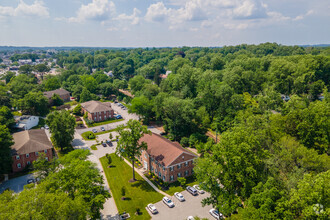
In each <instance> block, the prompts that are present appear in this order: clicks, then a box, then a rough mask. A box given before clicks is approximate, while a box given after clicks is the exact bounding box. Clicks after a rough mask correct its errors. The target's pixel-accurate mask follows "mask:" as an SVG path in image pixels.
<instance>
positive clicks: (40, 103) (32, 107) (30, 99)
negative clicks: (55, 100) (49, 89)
mask: <svg viewBox="0 0 330 220" xmlns="http://www.w3.org/2000/svg"><path fill="white" fill-rule="evenodd" d="M19 107H20V109H22V110H23V111H25V113H27V114H30V115H41V116H44V115H46V114H47V113H48V111H49V110H48V99H47V98H46V97H45V96H44V95H43V93H42V92H29V93H28V94H26V95H25V96H24V98H23V99H22V100H20V106H19Z"/></svg>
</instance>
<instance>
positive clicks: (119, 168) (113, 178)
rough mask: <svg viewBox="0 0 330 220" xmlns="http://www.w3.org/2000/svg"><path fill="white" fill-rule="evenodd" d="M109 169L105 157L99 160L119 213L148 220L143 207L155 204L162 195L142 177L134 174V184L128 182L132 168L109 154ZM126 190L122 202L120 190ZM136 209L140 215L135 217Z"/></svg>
mask: <svg viewBox="0 0 330 220" xmlns="http://www.w3.org/2000/svg"><path fill="white" fill-rule="evenodd" d="M111 158H112V163H111V166H112V167H111V168H108V163H107V159H106V157H102V158H100V161H101V163H102V166H103V169H104V172H105V175H106V177H107V180H108V182H109V185H110V189H111V192H112V195H113V198H114V200H115V202H116V205H117V208H118V211H119V213H123V212H127V213H129V214H130V216H131V218H130V219H150V218H151V217H150V216H149V214H148V212H147V210H146V209H145V207H146V206H147V205H148V204H149V203H156V202H158V201H160V200H161V199H162V198H163V195H162V194H160V193H158V192H156V191H155V190H154V189H153V188H152V187H151V186H150V185H149V184H148V183H147V182H146V181H144V180H143V179H142V177H141V176H140V175H139V174H137V173H135V177H136V179H137V181H136V182H134V183H129V182H128V181H129V180H130V179H131V178H132V168H131V167H130V166H128V165H127V164H126V163H125V161H123V160H121V159H120V158H119V157H118V156H116V155H115V154H111ZM123 186H124V187H125V188H126V195H125V197H126V198H127V199H126V200H122V199H121V198H122V195H121V189H122V187H123ZM136 208H140V215H138V216H137V215H135V212H136Z"/></svg>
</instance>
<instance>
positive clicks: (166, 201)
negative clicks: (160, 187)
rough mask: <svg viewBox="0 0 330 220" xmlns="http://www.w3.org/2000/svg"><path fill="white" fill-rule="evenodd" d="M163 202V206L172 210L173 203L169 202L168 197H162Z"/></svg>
mask: <svg viewBox="0 0 330 220" xmlns="http://www.w3.org/2000/svg"><path fill="white" fill-rule="evenodd" d="M163 202H164V203H165V205H167V206H168V207H170V208H172V207H174V203H173V202H172V200H170V199H169V198H168V197H166V196H164V198H163Z"/></svg>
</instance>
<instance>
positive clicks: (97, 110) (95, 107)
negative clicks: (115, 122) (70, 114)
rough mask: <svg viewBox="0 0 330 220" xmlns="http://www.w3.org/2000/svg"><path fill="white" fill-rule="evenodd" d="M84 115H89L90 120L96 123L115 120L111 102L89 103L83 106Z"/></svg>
mask: <svg viewBox="0 0 330 220" xmlns="http://www.w3.org/2000/svg"><path fill="white" fill-rule="evenodd" d="M81 108H82V111H83V113H84V114H85V113H87V114H88V119H89V120H93V121H95V122H98V121H104V120H107V119H109V118H113V115H114V111H113V109H112V107H111V103H110V102H99V101H94V100H92V101H88V102H84V103H82V104H81Z"/></svg>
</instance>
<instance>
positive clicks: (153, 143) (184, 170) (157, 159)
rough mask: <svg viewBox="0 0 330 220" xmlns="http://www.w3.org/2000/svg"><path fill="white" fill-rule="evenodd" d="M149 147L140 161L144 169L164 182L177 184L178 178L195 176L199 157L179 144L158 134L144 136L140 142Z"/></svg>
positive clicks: (143, 152)
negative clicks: (194, 169) (194, 171)
mask: <svg viewBox="0 0 330 220" xmlns="http://www.w3.org/2000/svg"><path fill="white" fill-rule="evenodd" d="M142 141H143V142H145V143H147V145H148V149H147V150H146V151H142V154H141V157H140V158H138V160H139V161H140V162H141V164H142V165H143V167H144V168H145V169H146V170H148V171H150V172H152V173H154V174H155V175H156V176H158V177H159V178H160V179H162V180H163V181H164V182H169V183H171V182H175V181H177V178H178V177H188V176H190V175H192V174H193V168H194V163H193V162H194V160H195V159H196V158H197V156H196V155H195V154H193V153H191V152H189V151H188V150H186V149H184V148H183V147H182V146H181V145H180V144H179V143H178V142H172V141H170V140H168V139H166V138H164V137H162V136H160V135H158V134H154V133H153V134H151V135H144V136H143V137H142V138H141V139H140V142H142Z"/></svg>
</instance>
